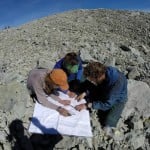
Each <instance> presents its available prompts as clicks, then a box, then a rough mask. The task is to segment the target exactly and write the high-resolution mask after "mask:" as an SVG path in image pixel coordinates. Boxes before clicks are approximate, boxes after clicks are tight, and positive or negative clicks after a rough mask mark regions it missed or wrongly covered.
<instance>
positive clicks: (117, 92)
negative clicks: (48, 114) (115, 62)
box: [76, 62, 127, 134]
mask: <svg viewBox="0 0 150 150" xmlns="http://www.w3.org/2000/svg"><path fill="white" fill-rule="evenodd" d="M84 76H85V77H86V78H87V80H88V81H90V82H89V83H88V84H86V85H85V86H84V88H85V89H86V90H87V91H89V92H88V95H87V93H86V92H84V93H82V94H81V95H80V96H78V97H77V99H78V100H80V99H82V98H83V97H85V96H87V98H88V99H89V103H88V104H87V105H84V104H81V105H78V106H77V107H76V109H77V110H82V109H85V108H87V107H92V108H93V109H97V110H99V112H100V114H101V115H100V116H99V117H100V118H103V117H104V116H105V118H103V124H102V125H103V126H104V127H105V128H104V129H105V130H106V132H107V134H109V133H110V132H112V131H111V129H112V127H116V125H117V122H118V120H119V118H120V116H121V113H122V111H123V108H124V106H125V103H126V101H127V79H126V77H125V75H124V74H123V73H122V72H120V71H119V70H118V69H117V68H114V67H111V66H105V65H103V64H101V63H99V62H91V63H89V64H88V65H87V66H86V67H85V68H84ZM91 83H92V84H91ZM85 89H84V90H85Z"/></svg>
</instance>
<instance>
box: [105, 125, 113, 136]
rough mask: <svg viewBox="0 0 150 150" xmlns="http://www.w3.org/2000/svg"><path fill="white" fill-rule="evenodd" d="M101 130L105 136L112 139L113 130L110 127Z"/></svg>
mask: <svg viewBox="0 0 150 150" xmlns="http://www.w3.org/2000/svg"><path fill="white" fill-rule="evenodd" d="M103 130H104V131H105V134H106V135H107V136H109V137H113V135H114V134H113V130H112V127H109V126H106V127H104V128H103Z"/></svg>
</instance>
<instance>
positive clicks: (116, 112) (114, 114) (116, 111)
mask: <svg viewBox="0 0 150 150" xmlns="http://www.w3.org/2000/svg"><path fill="white" fill-rule="evenodd" d="M124 106H125V103H118V104H116V105H114V106H113V108H112V109H111V110H110V111H109V113H108V115H107V117H106V121H105V126H110V127H116V125H117V122H118V120H119V118H120V116H121V113H122V111H123V109H124Z"/></svg>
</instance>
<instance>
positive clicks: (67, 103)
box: [59, 100, 71, 106]
mask: <svg viewBox="0 0 150 150" xmlns="http://www.w3.org/2000/svg"><path fill="white" fill-rule="evenodd" d="M59 103H60V104H63V105H65V106H66V105H70V103H71V102H70V100H59Z"/></svg>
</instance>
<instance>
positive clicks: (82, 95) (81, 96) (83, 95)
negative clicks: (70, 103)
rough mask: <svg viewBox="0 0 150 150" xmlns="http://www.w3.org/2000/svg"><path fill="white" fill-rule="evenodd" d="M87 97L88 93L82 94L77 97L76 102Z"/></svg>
mask: <svg viewBox="0 0 150 150" xmlns="http://www.w3.org/2000/svg"><path fill="white" fill-rule="evenodd" d="M85 96H86V93H85V92H83V93H81V94H80V95H78V96H77V97H76V100H77V101H80V100H81V99H83V98H84V97H85Z"/></svg>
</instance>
